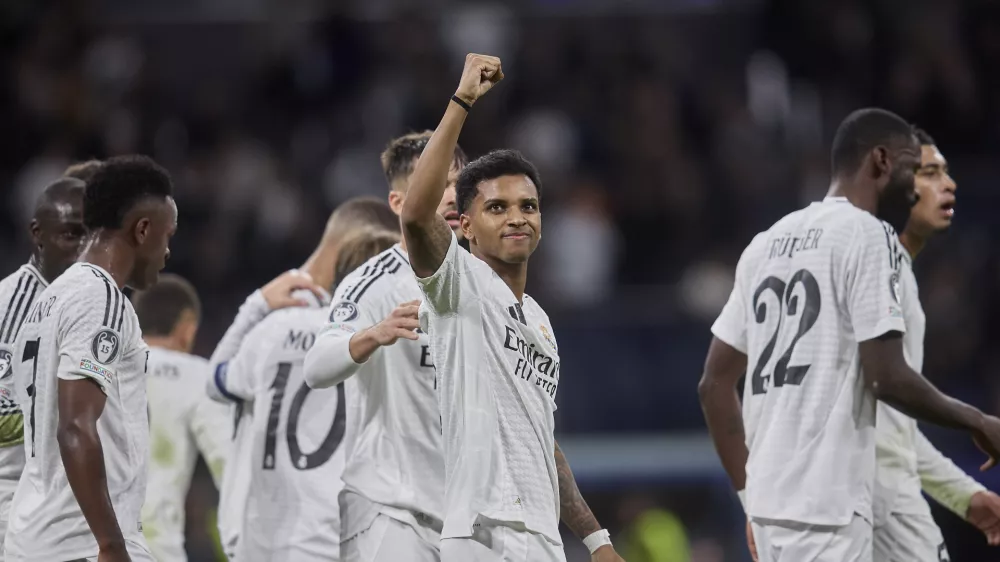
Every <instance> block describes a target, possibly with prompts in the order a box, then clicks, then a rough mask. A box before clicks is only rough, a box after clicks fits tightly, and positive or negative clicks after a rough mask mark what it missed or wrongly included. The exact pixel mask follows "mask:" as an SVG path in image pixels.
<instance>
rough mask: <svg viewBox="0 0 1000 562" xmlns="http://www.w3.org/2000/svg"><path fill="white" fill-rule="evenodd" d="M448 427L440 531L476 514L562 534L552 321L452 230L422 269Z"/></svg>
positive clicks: (456, 533) (457, 529) (460, 528)
mask: <svg viewBox="0 0 1000 562" xmlns="http://www.w3.org/2000/svg"><path fill="white" fill-rule="evenodd" d="M418 283H419V284H420V286H421V288H422V290H423V292H424V294H425V296H426V299H425V301H424V302H423V304H422V305H421V308H420V318H421V325H422V326H423V327H424V329H425V330H427V331H428V333H429V334H430V338H431V356H432V357H433V360H434V365H435V366H436V368H437V374H438V384H439V391H440V396H439V398H440V409H441V415H442V429H443V432H444V457H445V519H444V531H443V532H442V535H441V536H442V538H459V537H469V536H472V534H473V524H474V523H475V521H476V518H477V516H479V515H483V516H484V517H487V518H490V519H493V520H496V521H500V522H516V523H523V524H524V526H525V527H526V528H527V529H528V530H529V531H533V532H535V533H539V534H542V535H544V536H545V537H546V538H548V539H549V540H550V541H551V542H553V543H554V544H562V541H561V539H560V536H559V482H558V475H557V473H556V465H555V436H554V433H553V432H554V428H555V420H554V413H555V410H556V402H555V396H556V389H557V388H558V386H559V352H558V348H557V346H556V340H555V338H554V337H553V334H552V328H551V326H552V324H551V323H550V322H549V318H548V316H547V315H546V314H545V312H544V311H543V310H542V308H541V307H540V306H539V305H538V304H537V303H536V302H535V301H534V300H533V299H532V298H531V297H529V296H527V295H525V296H524V299H523V304H522V303H519V302H518V301H517V298H516V297H515V296H514V293H512V292H511V290H510V288H509V287H507V285H506V284H505V283H504V282H503V280H502V279H500V277H499V276H498V275H497V274H496V273H495V272H494V271H493V270H492V269H490V267H489V266H488V265H487V264H486V262H483V261H482V260H480V259H478V258H476V257H474V256H473V255H472V254H470V253H468V252H466V251H465V250H462V249H460V248H459V246H458V240H457V239H456V238H454V236H452V241H451V246H450V247H449V249H448V254H447V256H446V257H445V259H444V262H443V263H442V264H441V267H440V268H438V270H437V271H436V272H435V273H434V274H433V275H431V276H430V277H427V278H426V279H418Z"/></svg>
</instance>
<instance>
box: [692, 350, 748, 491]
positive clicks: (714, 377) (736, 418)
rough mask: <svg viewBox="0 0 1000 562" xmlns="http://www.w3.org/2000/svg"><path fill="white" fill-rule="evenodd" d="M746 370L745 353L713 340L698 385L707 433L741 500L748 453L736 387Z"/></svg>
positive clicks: (744, 486) (744, 485) (744, 484)
mask: <svg viewBox="0 0 1000 562" xmlns="http://www.w3.org/2000/svg"><path fill="white" fill-rule="evenodd" d="M746 369H747V356H746V355H745V354H744V353H743V352H741V351H739V350H738V349H736V348H734V347H732V346H731V345H729V344H727V343H726V342H724V341H722V340H721V339H719V338H718V337H713V338H712V343H711V344H710V345H709V348H708V357H707V358H706V359H705V371H704V373H703V374H702V377H701V381H700V382H699V383H698V398H699V400H700V401H701V411H702V413H704V415H705V423H706V425H708V433H709V435H711V436H712V443H713V444H714V445H715V450H716V452H717V453H718V454H719V460H721V461H722V467H723V468H724V469H725V470H726V474H728V475H729V480H730V481H731V482H732V483H733V488H735V489H736V491H737V492H739V493H741V497H742V492H743V489H744V488H746V479H747V474H746V466H747V457H748V456H749V451H748V450H747V445H746V433H745V432H744V429H743V411H742V408H741V406H740V397H739V394H738V393H737V386H738V385H739V380H740V377H742V376H743V374H744V373H745V372H746Z"/></svg>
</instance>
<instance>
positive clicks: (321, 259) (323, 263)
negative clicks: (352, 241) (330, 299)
mask: <svg viewBox="0 0 1000 562" xmlns="http://www.w3.org/2000/svg"><path fill="white" fill-rule="evenodd" d="M336 268H337V250H336V249H331V248H323V247H322V246H321V247H319V248H316V251H315V252H313V254H312V255H311V256H309V259H307V260H306V263H304V264H302V267H301V270H302V271H304V272H306V273H308V274H309V276H310V277H312V280H313V283H316V284H317V285H319V286H320V287H323V289H325V290H327V291H329V290H330V289H331V288H332V287H333V274H334V271H335V270H336Z"/></svg>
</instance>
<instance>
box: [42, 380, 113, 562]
mask: <svg viewBox="0 0 1000 562" xmlns="http://www.w3.org/2000/svg"><path fill="white" fill-rule="evenodd" d="M106 402H107V396H106V395H105V394H104V392H103V390H102V388H101V387H100V386H99V385H98V384H97V383H95V382H94V381H93V380H91V379H89V378H83V379H78V380H65V379H60V380H59V405H58V408H59V425H58V428H57V430H56V437H57V439H58V442H59V453H60V455H61V457H62V462H63V466H64V467H65V468H66V480H68V481H69V485H70V488H72V490H73V495H74V496H76V501H77V503H79V504H80V510H81V511H82V512H83V516H84V518H86V520H87V525H89V526H90V531H91V532H92V533H94V537H95V538H96V539H97V545H98V547H99V548H100V550H101V552H102V553H105V552H108V553H111V552H119V553H124V552H125V537H124V536H123V535H122V531H121V529H120V528H119V527H118V518H117V517H116V516H115V510H114V506H113V505H112V504H111V496H110V494H108V480H107V473H106V471H105V466H104V449H103V448H102V447H101V436H100V435H99V434H98V432H97V420H98V419H99V418H100V417H101V414H102V413H103V412H104V405H105V403H106Z"/></svg>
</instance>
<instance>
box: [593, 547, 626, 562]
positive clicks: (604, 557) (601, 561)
mask: <svg viewBox="0 0 1000 562" xmlns="http://www.w3.org/2000/svg"><path fill="white" fill-rule="evenodd" d="M590 562H625V559H624V558H622V557H621V556H618V553H617V552H615V547H613V546H611V545H610V544H606V545H604V546H602V547H601V548H598V549H597V550H595V551H594V553H593V554H591V555H590Z"/></svg>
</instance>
